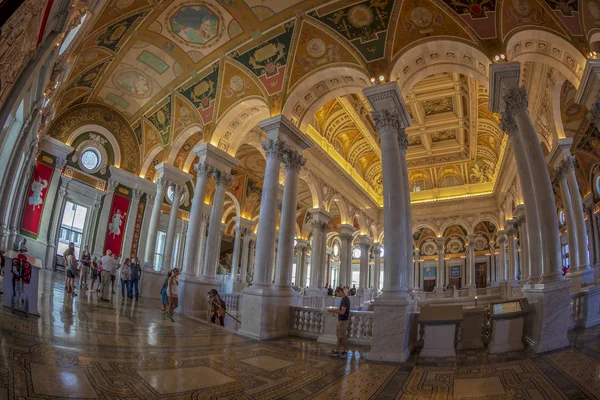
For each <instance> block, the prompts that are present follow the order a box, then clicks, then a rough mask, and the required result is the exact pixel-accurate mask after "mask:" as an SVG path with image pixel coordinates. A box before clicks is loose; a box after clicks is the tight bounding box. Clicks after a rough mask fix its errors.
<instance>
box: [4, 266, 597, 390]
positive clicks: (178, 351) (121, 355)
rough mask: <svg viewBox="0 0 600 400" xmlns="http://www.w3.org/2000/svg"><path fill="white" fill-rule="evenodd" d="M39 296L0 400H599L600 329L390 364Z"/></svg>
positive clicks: (15, 318)
mask: <svg viewBox="0 0 600 400" xmlns="http://www.w3.org/2000/svg"><path fill="white" fill-rule="evenodd" d="M42 292H43V295H42V296H41V298H40V310H41V314H42V316H41V317H40V318H35V317H29V318H25V317H23V316H20V315H13V314H11V313H10V312H9V311H8V310H6V309H4V308H2V310H0V400H5V399H10V400H25V399H128V400H130V399H131V400H132V399H198V400H202V399H215V400H225V399H246V400H251V399H252V400H253V399H256V400H259V399H265V400H267V399H285V400H304V399H361V400H362V399H384V400H387V399H390V400H391V399H402V400H425V399H432V400H446V399H450V400H457V399H465V400H496V399H497V400H500V399H535V400H538V399H540V400H541V399H569V400H580V399H581V400H583V399H598V400H600V327H596V328H592V329H587V330H577V331H573V332H571V333H570V338H571V341H572V343H573V345H572V347H570V348H566V349H562V350H559V351H555V352H551V353H548V354H542V355H537V354H534V353H532V352H531V351H529V350H527V349H526V350H524V351H518V352H510V353H504V354H487V352H486V351H485V350H463V351H459V352H458V353H457V355H456V357H449V358H442V359H439V358H421V357H419V356H418V355H417V354H414V355H412V356H411V358H410V359H409V361H408V362H407V363H404V364H382V363H373V362H369V361H367V358H368V357H367V356H368V351H369V348H368V347H357V348H352V349H351V350H352V351H351V354H350V355H349V356H348V357H347V358H345V359H340V358H331V357H329V356H328V353H329V352H330V350H331V346H329V345H323V344H319V343H317V342H316V341H313V340H304V339H300V338H285V339H278V340H271V341H266V342H256V341H253V340H249V339H246V338H243V337H241V336H237V335H236V334H235V333H234V332H233V331H231V330H226V329H222V328H221V327H217V326H215V325H211V324H206V323H204V322H201V321H198V320H192V319H188V318H184V317H176V322H174V323H173V322H170V321H166V320H165V319H164V316H163V314H161V312H160V307H159V304H158V301H154V300H147V299H141V300H140V301H139V302H137V303H136V302H132V301H127V300H125V301H122V300H121V298H120V297H119V296H118V295H115V296H113V300H112V301H111V302H110V303H104V302H99V301H98V299H97V295H96V294H95V293H85V291H84V292H82V293H81V294H80V296H79V297H77V298H75V299H72V298H71V297H69V296H65V294H64V290H63V283H62V276H60V275H51V279H46V280H44V282H43V287H42ZM391 345H393V344H391Z"/></svg>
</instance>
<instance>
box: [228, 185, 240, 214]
mask: <svg viewBox="0 0 600 400" xmlns="http://www.w3.org/2000/svg"><path fill="white" fill-rule="evenodd" d="M225 197H226V198H229V200H231V202H232V203H233V205H234V207H235V215H236V216H240V215H241V210H242V208H241V207H240V201H239V200H238V199H237V198H236V197H235V195H234V194H233V193H231V191H229V190H227V191H225Z"/></svg>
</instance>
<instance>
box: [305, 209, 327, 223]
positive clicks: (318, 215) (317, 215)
mask: <svg viewBox="0 0 600 400" xmlns="http://www.w3.org/2000/svg"><path fill="white" fill-rule="evenodd" d="M308 213H309V214H310V216H311V218H312V220H313V221H320V222H325V223H327V222H329V220H330V219H331V215H330V214H329V213H327V212H325V210H323V209H321V208H311V209H310V210H308Z"/></svg>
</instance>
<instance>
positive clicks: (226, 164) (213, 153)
mask: <svg viewBox="0 0 600 400" xmlns="http://www.w3.org/2000/svg"><path fill="white" fill-rule="evenodd" d="M193 151H194V153H196V155H197V156H198V158H199V159H200V161H199V163H202V164H207V166H208V165H209V166H211V167H213V168H216V169H219V170H221V171H224V172H227V173H229V172H230V171H231V169H232V168H235V167H237V166H238V165H239V164H240V161H239V160H237V159H236V158H235V157H232V156H231V155H229V154H227V153H226V152H224V151H223V150H221V149H219V148H218V147H216V146H213V145H212V144H210V143H200V144H197V145H196V146H194V149H193ZM208 173H210V172H208Z"/></svg>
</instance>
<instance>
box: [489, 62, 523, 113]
mask: <svg viewBox="0 0 600 400" xmlns="http://www.w3.org/2000/svg"><path fill="white" fill-rule="evenodd" d="M489 77H490V80H489V99H490V102H489V109H490V111H491V112H494V113H500V112H502V111H504V110H505V109H506V104H505V101H506V98H505V95H506V91H507V90H508V89H514V88H518V87H519V79H520V77H521V63H519V62H509V63H501V64H492V65H490V69H489Z"/></svg>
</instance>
